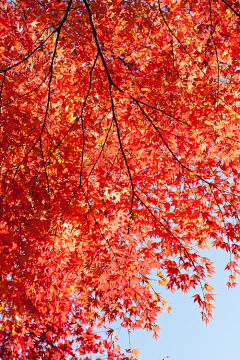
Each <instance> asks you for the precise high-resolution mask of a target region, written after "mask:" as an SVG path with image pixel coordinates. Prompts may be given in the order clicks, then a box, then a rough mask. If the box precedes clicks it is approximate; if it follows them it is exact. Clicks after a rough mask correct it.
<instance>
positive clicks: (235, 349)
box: [118, 250, 240, 360]
mask: <svg viewBox="0 0 240 360" xmlns="http://www.w3.org/2000/svg"><path fill="white" fill-rule="evenodd" d="M206 256H208V257H211V258H212V259H213V261H215V267H216V272H217V273H216V274H215V275H214V278H213V279H212V280H211V281H209V283H210V285H211V286H213V287H214V288H215V290H216V293H217V294H218V296H216V303H215V307H216V309H215V310H214V312H213V319H212V320H210V323H208V325H207V326H206V324H205V323H203V322H202V320H201V315H200V310H199V309H198V305H196V304H193V299H192V298H191V296H192V295H193V294H194V293H195V292H191V293H188V294H185V295H184V294H182V293H180V292H177V293H175V294H174V295H173V294H172V293H171V292H167V291H164V292H163V291H162V296H163V298H168V299H169V301H170V303H171V306H172V310H171V312H170V315H168V313H167V312H165V313H164V314H163V315H160V316H159V321H158V325H159V326H160V328H161V333H160V338H158V340H157V341H156V340H155V339H152V336H151V335H150V334H149V333H146V332H145V331H137V332H135V333H133V334H131V336H130V341H131V346H132V348H138V349H140V350H141V354H142V355H140V356H139V360H162V359H163V358H164V357H167V356H169V360H170V359H174V360H203V359H206V360H240V346H239V343H240V340H239V336H240V308H239V305H240V277H239V278H238V279H237V282H238V283H239V286H236V287H235V288H233V289H228V288H227V287H226V285H225V284H226V282H227V280H228V273H227V272H226V271H225V272H224V268H225V266H226V264H227V262H228V261H229V255H228V254H226V253H224V252H222V251H215V250H211V252H208V253H206ZM118 337H119V341H120V345H121V346H122V350H123V349H124V348H126V347H129V346H128V344H129V339H128V334H127V332H126V331H125V330H121V332H120V334H119V336H118Z"/></svg>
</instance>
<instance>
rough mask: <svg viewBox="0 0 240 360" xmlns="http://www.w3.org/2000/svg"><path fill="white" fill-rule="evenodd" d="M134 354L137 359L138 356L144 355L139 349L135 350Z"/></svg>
mask: <svg viewBox="0 0 240 360" xmlns="http://www.w3.org/2000/svg"><path fill="white" fill-rule="evenodd" d="M132 354H133V355H134V356H136V357H138V355H142V354H141V352H140V350H139V349H133V351H132Z"/></svg>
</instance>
